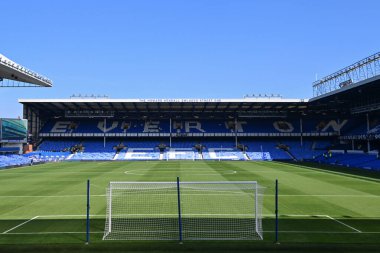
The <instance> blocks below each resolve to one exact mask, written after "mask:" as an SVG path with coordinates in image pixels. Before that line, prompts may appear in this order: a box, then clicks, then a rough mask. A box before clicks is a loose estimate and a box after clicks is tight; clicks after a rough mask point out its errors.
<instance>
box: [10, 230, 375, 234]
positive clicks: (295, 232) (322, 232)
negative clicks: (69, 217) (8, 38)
mask: <svg viewBox="0 0 380 253" xmlns="http://www.w3.org/2000/svg"><path fill="white" fill-rule="evenodd" d="M132 232H134V231H132ZM263 232H264V233H274V232H275V231H263ZM278 232H279V233H289V234H291V233H294V234H298V233H301V234H305V233H306V234H357V232H341V231H331V232H329V231H278ZM362 233H363V234H380V231H375V232H362ZM49 234H86V232H53V231H51V232H21V233H7V235H49ZM90 234H104V232H101V231H99V232H97V231H93V232H90Z"/></svg>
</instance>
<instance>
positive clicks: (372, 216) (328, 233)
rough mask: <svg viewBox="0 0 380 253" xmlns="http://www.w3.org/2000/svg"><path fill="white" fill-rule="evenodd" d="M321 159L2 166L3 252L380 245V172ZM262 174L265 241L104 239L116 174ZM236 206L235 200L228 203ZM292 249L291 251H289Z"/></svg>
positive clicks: (222, 177) (152, 177)
mask: <svg viewBox="0 0 380 253" xmlns="http://www.w3.org/2000/svg"><path fill="white" fill-rule="evenodd" d="M345 170H349V169H341V170H338V171H336V170H335V171H331V170H325V169H320V168H318V166H315V165H307V164H303V165H302V164H290V163H282V162H244V161H241V162H240V161H225V162H218V161H208V162H206V161H168V162H166V161H152V162H145V161H138V162H60V163H49V164H43V165H36V166H31V167H23V168H15V169H6V170H1V171H0V251H2V250H4V251H6V250H10V249H12V250H11V251H13V252H17V250H18V249H19V250H20V251H24V249H25V247H27V248H28V249H29V250H30V249H33V248H35V249H36V251H40V250H41V248H40V247H44V250H45V251H47V252H48V251H49V250H51V251H52V252H56V251H57V249H60V250H62V249H66V250H67V251H68V252H73V251H74V249H75V250H78V251H83V252H84V251H87V250H90V251H93V250H94V249H96V250H98V251H99V252H118V251H124V250H126V249H129V250H130V251H139V252H166V251H171V252H174V251H175V252H179V251H184V252H187V251H188V252H198V251H199V252H231V251H240V252H251V251H253V250H254V251H255V252H261V251H263V252H264V251H265V252H271V251H276V250H278V249H282V250H283V251H284V252H294V251H296V249H298V250H299V251H300V252H302V251H303V250H305V251H306V249H307V250H308V251H312V250H313V249H316V248H320V247H325V250H324V252H327V251H328V250H331V251H334V252H340V250H341V251H342V252H344V251H345V249H350V250H351V251H355V250H356V251H357V252H367V251H368V252H376V250H378V249H379V247H380V240H379V238H380V179H378V178H374V177H368V176H366V175H353V174H348V173H344V171H345ZM177 176H179V177H180V178H181V181H251V180H252V181H258V182H259V184H260V185H262V186H263V187H265V188H266V189H265V194H264V206H263V216H264V218H263V230H264V240H263V241H244V242H238V241H232V242H185V243H184V244H183V245H178V243H176V242H136V241H117V242H115V241H111V242H109V241H102V236H103V231H104V222H105V220H104V217H105V213H106V197H105V193H106V187H107V185H108V183H109V182H110V181H175V180H176V177H177ZM276 178H277V179H278V180H279V185H280V194H279V212H280V223H279V225H280V229H279V230H280V233H279V237H280V242H281V244H280V245H274V244H273V241H274V219H273V216H274V183H275V179H276ZM87 179H90V180H91V211H90V214H91V238H90V240H91V243H90V245H88V246H84V242H85V227H86V226H85V214H86V180H87ZM226 205H228V203H226ZM287 250H288V251H287Z"/></svg>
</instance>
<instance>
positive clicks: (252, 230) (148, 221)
mask: <svg viewBox="0 0 380 253" xmlns="http://www.w3.org/2000/svg"><path fill="white" fill-rule="evenodd" d="M262 192H263V188H261V187H259V185H258V184H257V182H255V181H238V182H179V181H177V182H111V183H110V184H109V187H108V188H107V215H106V224H105V232H104V236H103V239H104V240H261V239H263V232H262V217H261V212H262V204H263V203H262V200H263V193H262Z"/></svg>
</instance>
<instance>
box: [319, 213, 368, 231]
mask: <svg viewBox="0 0 380 253" xmlns="http://www.w3.org/2000/svg"><path fill="white" fill-rule="evenodd" d="M325 217H327V218H329V219H330V220H333V221H336V222H338V223H340V224H342V225H343V226H346V227H348V228H350V229H352V230H354V231H356V232H358V233H362V231H360V230H359V229H356V228H354V227H352V226H350V225H348V224H346V223H344V222H342V221H340V220H337V219H334V218H333V217H331V216H330V215H325Z"/></svg>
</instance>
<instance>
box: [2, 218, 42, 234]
mask: <svg viewBox="0 0 380 253" xmlns="http://www.w3.org/2000/svg"><path fill="white" fill-rule="evenodd" d="M38 217H39V216H35V217H33V218H31V219H29V220H27V221H24V222H23V223H20V224H18V225H17V226H14V227H13V228H11V229H8V230H7V231H4V232H3V233H2V234H6V233H8V232H10V231H12V230H15V229H16V228H18V227H21V226H22V225H25V224H26V223H28V222H30V221H32V220H35V219H37V218H38Z"/></svg>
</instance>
